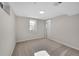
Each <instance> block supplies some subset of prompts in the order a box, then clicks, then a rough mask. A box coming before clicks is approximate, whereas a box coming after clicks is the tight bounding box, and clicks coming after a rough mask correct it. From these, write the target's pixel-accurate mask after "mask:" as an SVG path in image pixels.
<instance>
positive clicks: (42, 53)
mask: <svg viewBox="0 0 79 59" xmlns="http://www.w3.org/2000/svg"><path fill="white" fill-rule="evenodd" d="M34 56H50V55H49V54H48V52H47V51H45V50H43V51H38V52H36V53H34Z"/></svg>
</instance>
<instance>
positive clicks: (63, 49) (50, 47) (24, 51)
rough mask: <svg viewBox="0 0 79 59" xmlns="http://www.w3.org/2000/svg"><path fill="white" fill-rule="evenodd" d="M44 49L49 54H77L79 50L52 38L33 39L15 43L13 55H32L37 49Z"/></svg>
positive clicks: (78, 54)
mask: <svg viewBox="0 0 79 59" xmlns="http://www.w3.org/2000/svg"><path fill="white" fill-rule="evenodd" d="M41 50H46V51H47V52H48V54H49V55H50V56H79V51H78V50H75V49H72V48H69V47H67V46H64V45H62V44H60V43H57V42H55V41H53V40H48V39H35V40H29V41H25V42H20V43H17V44H16V47H15V49H14V52H13V56H34V53H35V52H37V51H41Z"/></svg>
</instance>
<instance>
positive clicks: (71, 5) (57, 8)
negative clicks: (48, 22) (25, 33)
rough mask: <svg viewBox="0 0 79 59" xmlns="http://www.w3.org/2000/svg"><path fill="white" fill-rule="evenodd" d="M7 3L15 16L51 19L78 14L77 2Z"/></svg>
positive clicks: (78, 6) (78, 3) (78, 5)
mask: <svg viewBox="0 0 79 59" xmlns="http://www.w3.org/2000/svg"><path fill="white" fill-rule="evenodd" d="M55 3H56V2H9V4H10V6H11V7H12V8H13V10H14V12H15V14H16V15H17V16H23V17H32V18H39V19H48V18H53V17H56V16H59V15H74V14H78V13H79V2H63V3H61V4H59V5H55Z"/></svg>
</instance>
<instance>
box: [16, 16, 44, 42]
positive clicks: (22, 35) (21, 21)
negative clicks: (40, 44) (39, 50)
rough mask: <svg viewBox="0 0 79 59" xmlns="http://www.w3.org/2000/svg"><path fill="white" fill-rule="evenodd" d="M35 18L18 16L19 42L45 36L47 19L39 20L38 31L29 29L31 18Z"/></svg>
mask: <svg viewBox="0 0 79 59" xmlns="http://www.w3.org/2000/svg"><path fill="white" fill-rule="evenodd" d="M30 19H34V18H25V17H19V16H17V17H16V28H17V42H21V41H26V40H32V39H37V38H44V29H45V28H44V27H45V21H43V20H37V19H34V20H37V31H36V32H30V31H29V20H30Z"/></svg>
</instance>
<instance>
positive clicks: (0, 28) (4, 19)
mask: <svg viewBox="0 0 79 59" xmlns="http://www.w3.org/2000/svg"><path fill="white" fill-rule="evenodd" d="M14 47H15V17H14V14H13V11H11V14H10V15H8V14H7V13H6V12H5V11H4V10H3V9H1V8H0V56H1V55H2V56H9V55H11V54H12V52H13V49H14Z"/></svg>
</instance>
